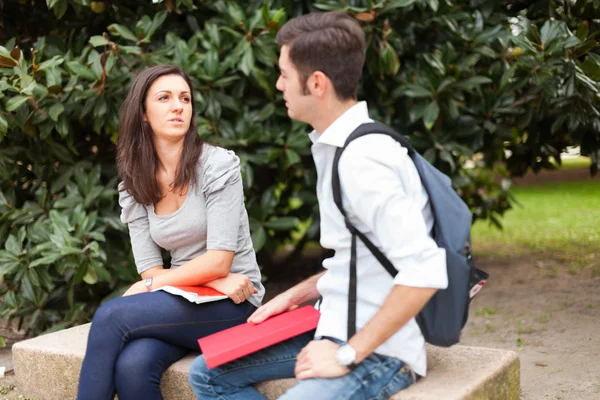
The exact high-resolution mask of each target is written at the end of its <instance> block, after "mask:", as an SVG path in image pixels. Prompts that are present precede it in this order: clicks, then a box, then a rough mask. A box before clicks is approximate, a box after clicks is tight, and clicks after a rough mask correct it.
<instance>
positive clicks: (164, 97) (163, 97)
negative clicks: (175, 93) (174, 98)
mask: <svg viewBox="0 0 600 400" xmlns="http://www.w3.org/2000/svg"><path fill="white" fill-rule="evenodd" d="M168 98H169V96H167V95H164V96H160V97H159V98H158V99H159V100H166V99H168Z"/></svg>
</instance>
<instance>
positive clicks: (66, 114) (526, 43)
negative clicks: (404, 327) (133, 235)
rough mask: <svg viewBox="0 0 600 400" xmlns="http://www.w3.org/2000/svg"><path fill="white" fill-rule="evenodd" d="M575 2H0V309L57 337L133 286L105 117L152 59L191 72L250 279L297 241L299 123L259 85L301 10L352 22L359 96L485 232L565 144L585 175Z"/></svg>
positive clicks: (593, 146) (586, 44)
mask: <svg viewBox="0 0 600 400" xmlns="http://www.w3.org/2000/svg"><path fill="white" fill-rule="evenodd" d="M9 3H10V4H9ZM540 3H544V4H546V6H545V7H540V5H539V4H540ZM581 3H585V2H581V1H578V2H577V3H576V5H575V6H571V5H570V4H571V3H570V2H568V1H565V2H561V1H554V2H551V3H549V4H548V3H546V2H533V3H532V4H533V5H531V6H529V5H528V3H527V2H524V1H519V2H513V3H507V4H504V3H500V2H496V1H480V0H472V1H450V0H446V1H443V2H439V1H438V0H416V1H415V0H382V1H379V2H371V1H366V0H364V1H317V2H314V3H313V2H309V1H292V0H272V1H269V2H262V1H255V0H253V1H246V2H241V1H240V2H234V1H225V0H218V1H212V2H194V1H192V0H166V1H164V2H160V3H156V4H155V3H154V2H150V1H142V0H136V1H129V2H127V3H126V4H127V5H122V4H121V3H120V2H119V3H117V2H112V1H108V0H105V1H93V2H89V1H88V0H47V2H42V1H35V0H20V1H18V2H1V1H0V10H1V11H2V13H1V15H2V17H0V18H1V19H0V26H3V27H4V31H3V32H4V33H1V32H0V43H1V44H2V47H0V140H1V141H2V142H1V143H0V176H1V179H0V211H1V213H2V217H0V243H4V245H3V248H2V250H1V251H0V276H3V278H4V284H3V286H2V289H1V290H2V294H3V295H4V301H3V303H2V304H0V312H1V313H2V314H3V315H4V316H6V317H9V318H19V319H21V320H22V318H23V317H29V318H27V325H26V326H25V329H27V330H29V331H30V332H32V333H39V332H42V331H45V330H47V329H57V328H60V327H65V326H70V325H73V324H77V323H81V322H85V321H87V320H88V319H89V316H90V315H91V313H92V312H93V310H94V309H95V307H97V306H98V304H100V302H101V301H103V300H105V299H106V298H110V297H112V296H116V295H118V294H119V293H120V291H121V290H122V286H123V285H124V284H126V283H129V282H131V281H132V280H134V279H135V276H136V275H135V268H134V267H133V261H132V258H131V254H130V248H129V239H128V235H127V232H126V228H125V227H124V226H123V225H122V224H121V223H120V221H119V219H118V214H119V208H118V204H117V194H116V184H117V177H116V171H115V168H114V143H115V141H116V137H117V133H118V130H117V120H118V115H117V112H118V109H119V106H120V103H121V101H122V100H123V99H124V98H125V95H126V91H127V87H128V84H129V82H130V80H131V78H132V76H133V75H134V74H135V73H136V72H137V71H140V70H141V69H143V68H145V67H146V66H150V65H155V64H157V63H173V64H177V65H179V66H181V67H182V68H183V69H184V70H186V71H187V72H188V73H189V74H190V75H191V77H192V79H193V81H194V85H195V91H194V97H195V100H196V101H197V104H198V115H197V118H198V125H199V134H201V135H203V136H204V137H205V138H206V139H207V140H209V141H211V142H215V143H218V144H221V145H223V146H225V147H227V148H231V149H233V150H235V151H236V153H237V154H238V155H239V156H240V158H241V161H242V173H243V178H244V185H245V194H246V206H247V208H248V213H249V217H250V224H251V230H252V238H253V241H254V245H255V248H256V250H257V251H259V259H260V262H261V265H262V266H263V270H264V272H265V274H266V275H267V276H268V275H269V271H274V268H278V266H277V265H275V264H274V263H273V261H272V255H273V254H274V252H275V250H276V249H277V248H278V247H279V246H281V245H282V244H286V243H292V244H294V245H296V246H297V248H299V249H300V248H301V247H302V246H303V245H304V244H305V243H306V242H307V241H308V240H312V239H315V238H317V235H318V222H319V219H318V208H317V202H316V197H315V194H314V185H315V180H316V178H315V172H314V166H313V163H312V158H311V156H310V147H309V145H310V143H309V140H308V138H307V136H306V132H307V131H308V128H307V127H306V126H304V125H302V124H298V123H293V122H291V121H289V119H288V117H287V114H286V111H285V108H284V107H283V104H282V100H281V95H280V94H279V93H278V92H277V91H276V90H275V81H276V79H277V76H278V69H277V54H278V49H277V46H276V44H275V42H274V37H275V34H276V32H277V30H278V29H279V28H280V27H281V25H282V24H284V23H285V21H286V20H287V19H288V18H290V17H293V16H295V15H298V14H302V13H306V12H309V11H313V10H317V9H320V10H344V11H346V12H349V13H351V14H352V15H354V16H355V17H356V18H357V19H358V20H359V21H361V24H362V25H363V27H364V30H365V32H366V35H367V39H368V57H367V60H368V63H367V65H366V67H365V72H366V73H365V78H364V79H363V82H362V86H361V88H360V97H361V98H364V99H368V101H369V106H370V107H371V111H372V113H373V115H374V116H376V117H377V118H379V119H381V120H382V121H384V122H387V123H389V124H391V125H392V126H394V127H396V128H398V129H400V130H402V131H403V132H404V133H406V134H408V135H409V136H410V137H411V139H412V141H413V143H414V144H415V147H417V149H418V150H420V151H421V152H422V154H424V156H425V157H426V158H428V159H429V160H431V161H432V162H433V163H434V164H435V165H436V166H438V168H440V169H441V170H443V171H444V172H446V173H448V174H449V175H450V176H451V177H452V178H453V182H454V184H455V187H456V188H457V190H458V191H459V192H460V193H461V195H462V196H463V198H464V199H465V200H466V201H467V203H468V204H469V205H470V206H471V208H472V210H473V213H474V216H475V217H476V218H488V219H490V221H492V222H494V223H496V224H499V221H500V219H499V218H500V216H501V215H502V214H503V213H504V212H505V211H506V210H508V209H509V208H510V206H511V201H510V195H509V192H508V186H509V185H508V184H507V182H508V181H507V180H506V179H505V178H508V177H509V176H510V175H521V174H523V173H525V172H526V171H527V170H530V169H533V170H534V171H538V170H540V169H542V168H550V167H552V163H551V162H550V160H551V159H556V160H557V161H560V152H561V151H562V150H564V149H565V147H566V146H571V145H581V148H582V151H583V152H585V153H586V154H588V155H589V156H590V157H591V159H592V166H591V168H592V171H593V172H595V171H596V170H597V167H598V164H599V163H600V160H599V157H598V155H599V153H598V150H599V149H600V135H599V132H600V121H599V119H598V115H599V113H598V96H597V93H598V84H597V80H598V79H599V77H600V55H598V54H597V42H596V39H595V38H596V37H597V32H598V31H597V25H596V23H595V22H593V20H591V19H590V20H585V19H584V16H589V15H593V14H591V13H598V10H597V9H596V8H594V7H593V5H586V4H583V6H582V5H581ZM586 7H587V8H586ZM549 12H552V13H553V17H554V19H550V18H549V17H550V15H548V13H549Z"/></svg>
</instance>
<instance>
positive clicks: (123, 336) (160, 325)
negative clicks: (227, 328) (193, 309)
mask: <svg viewBox="0 0 600 400" xmlns="http://www.w3.org/2000/svg"><path fill="white" fill-rule="evenodd" d="M248 304H250V305H251V306H252V307H255V306H254V305H253V304H251V303H248ZM255 308H256V307H255ZM251 310H252V309H251V307H248V311H247V312H246V314H245V315H244V316H242V317H239V318H232V319H222V320H211V321H202V322H200V321H199V322H182V323H178V324H158V325H147V326H144V327H140V328H136V329H132V330H129V331H126V332H124V333H123V335H122V337H121V346H120V348H119V352H121V351H122V350H123V347H124V345H125V339H126V338H127V337H128V336H129V335H131V334H133V333H136V332H139V331H143V330H145V329H156V328H177V327H182V326H193V325H205V324H211V323H215V322H233V321H237V320H240V319H242V320H245V319H247V317H248V315H249V314H250V312H251Z"/></svg>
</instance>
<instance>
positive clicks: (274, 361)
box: [207, 356, 296, 383]
mask: <svg viewBox="0 0 600 400" xmlns="http://www.w3.org/2000/svg"><path fill="white" fill-rule="evenodd" d="M295 358H296V357H295V356H294V357H286V358H279V359H269V360H265V361H255V362H247V363H245V364H244V365H240V366H237V367H234V368H229V369H227V370H224V371H222V372H220V373H219V374H217V375H215V376H211V377H210V378H208V380H207V383H210V382H211V381H213V380H214V379H216V378H219V377H220V376H222V375H226V374H228V373H230V372H235V371H240V370H244V369H248V368H254V367H257V366H259V365H266V364H282V363H284V362H288V361H291V360H293V359H295Z"/></svg>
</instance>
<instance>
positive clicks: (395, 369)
mask: <svg viewBox="0 0 600 400" xmlns="http://www.w3.org/2000/svg"><path fill="white" fill-rule="evenodd" d="M336 342H338V341H336ZM412 383H414V375H413V374H412V371H411V370H410V368H408V366H407V365H406V364H404V363H403V362H402V361H400V360H398V359H397V358H393V357H387V356H381V355H378V354H372V355H370V356H369V357H367V358H366V359H365V360H364V361H363V362H362V363H360V365H359V366H358V367H356V368H355V369H354V370H353V371H352V372H350V373H349V374H347V375H345V376H341V377H339V378H332V379H324V378H316V379H306V380H301V381H298V384H297V385H296V386H294V387H293V388H290V389H289V390H288V391H287V392H286V393H285V394H284V395H283V396H281V397H280V398H279V399H280V400H367V399H368V400H386V399H388V398H389V397H390V396H392V395H393V394H394V393H396V392H399V391H400V390H402V389H404V388H406V387H408V386H410V385H411V384H412Z"/></svg>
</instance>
